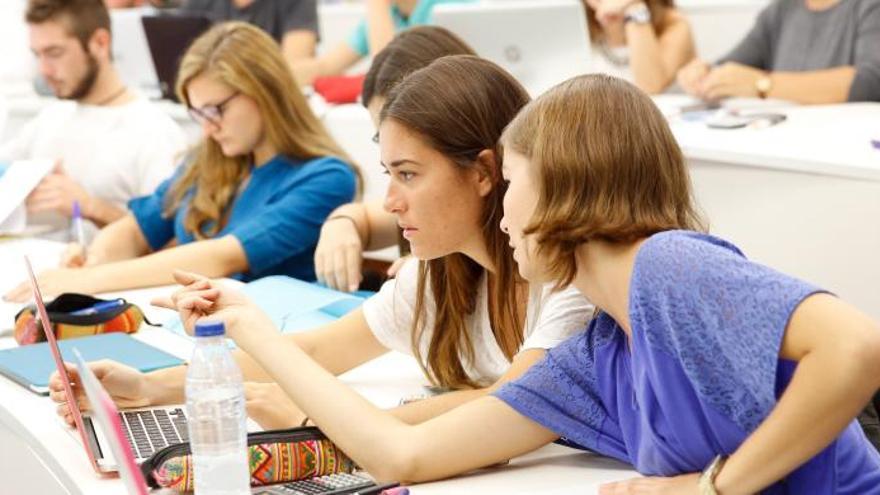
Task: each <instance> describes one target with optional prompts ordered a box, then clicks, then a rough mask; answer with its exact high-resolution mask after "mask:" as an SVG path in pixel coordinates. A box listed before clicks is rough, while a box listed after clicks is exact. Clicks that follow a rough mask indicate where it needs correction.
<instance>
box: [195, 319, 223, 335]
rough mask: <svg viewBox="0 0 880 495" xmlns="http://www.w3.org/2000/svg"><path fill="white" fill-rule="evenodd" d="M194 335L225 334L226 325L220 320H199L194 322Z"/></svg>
mask: <svg viewBox="0 0 880 495" xmlns="http://www.w3.org/2000/svg"><path fill="white" fill-rule="evenodd" d="M195 334H196V337H216V336H218V335H225V334H226V326H225V325H224V324H223V322H222V321H200V322H197V323H196V330H195Z"/></svg>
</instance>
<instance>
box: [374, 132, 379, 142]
mask: <svg viewBox="0 0 880 495" xmlns="http://www.w3.org/2000/svg"><path fill="white" fill-rule="evenodd" d="M373 142H374V143H376V144H379V133H378V132H377V133H376V134H373Z"/></svg>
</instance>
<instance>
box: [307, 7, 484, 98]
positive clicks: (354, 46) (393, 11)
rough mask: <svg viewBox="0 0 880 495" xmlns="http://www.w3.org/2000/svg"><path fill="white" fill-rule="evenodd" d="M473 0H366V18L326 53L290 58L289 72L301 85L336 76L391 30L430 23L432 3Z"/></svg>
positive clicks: (375, 49)
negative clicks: (345, 38)
mask: <svg viewBox="0 0 880 495" xmlns="http://www.w3.org/2000/svg"><path fill="white" fill-rule="evenodd" d="M473 1H475V0H366V1H365V2H364V6H365V8H366V16H365V17H366V18H365V19H364V20H363V21H361V22H360V23H359V24H358V25H357V27H356V28H355V29H354V31H352V33H351V35H349V37H348V40H346V41H344V42H341V43H339V44H338V45H336V46H335V47H333V48H332V49H330V50H328V51H327V53H324V54H322V55H321V56H319V57H317V58H313V59H306V60H297V61H293V62H291V65H292V67H293V74H294V76H296V79H297V81H298V82H299V83H300V84H302V85H304V86H305V85H310V84H312V83H313V82H314V81H315V79H316V78H318V77H326V76H336V75H339V74H342V73H344V72H345V71H346V70H347V69H348V68H350V67H352V66H353V65H354V64H356V63H358V61H360V60H361V59H363V58H364V57H368V56H369V57H373V56H376V55H377V54H378V53H379V52H381V51H382V49H383V48H385V46H387V45H388V43H390V42H391V40H392V39H393V38H394V34H395V33H397V32H400V31H403V30H405V29H407V28H410V27H412V26H419V25H423V24H430V23H431V13H432V11H433V9H434V6H435V5H437V4H442V3H465V2H473Z"/></svg>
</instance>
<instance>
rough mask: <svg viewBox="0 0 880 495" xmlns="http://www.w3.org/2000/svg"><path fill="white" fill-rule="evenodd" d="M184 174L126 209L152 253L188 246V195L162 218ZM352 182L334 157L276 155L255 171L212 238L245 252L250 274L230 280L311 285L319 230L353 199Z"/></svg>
mask: <svg viewBox="0 0 880 495" xmlns="http://www.w3.org/2000/svg"><path fill="white" fill-rule="evenodd" d="M182 173H183V167H180V168H179V169H178V170H177V171H176V172H175V174H174V175H173V176H172V177H171V178H169V179H167V180H165V182H163V183H162V184H160V185H159V187H158V188H157V189H156V191H155V192H154V193H153V194H151V195H149V196H144V197H141V198H136V199H133V200H131V201H130V202H129V204H128V207H129V208H130V209H131V211H132V213H133V214H134V217H135V219H136V220H137V223H138V225H139V226H140V229H141V232H143V234H144V237H146V239H147V242H148V243H149V244H150V247H151V248H152V249H153V250H158V249H161V248H162V247H163V246H165V245H166V244H168V242H169V241H170V240H172V239H177V243H178V244H186V243H189V242H193V240H195V239H194V237H193V235H192V233H191V232H187V231H186V230H185V229H184V227H183V221H184V218H185V217H186V212H187V209H188V205H189V201H190V199H191V198H192V191H191V192H190V193H189V194H187V195H186V196H185V197H184V199H183V202H182V205H181V206H180V207H179V208H178V209H177V211H176V212H175V214H174V216H173V217H170V218H166V217H164V216H162V210H163V209H164V206H165V204H166V203H165V201H166V197H165V196H166V194H167V193H168V190H169V187H170V186H171V184H172V183H173V182H174V181H175V180H177V179H178V178H179V177H180V176H181V174H182ZM355 189H356V178H355V175H354V172H353V171H352V169H351V168H350V167H349V166H348V165H347V164H346V163H345V162H343V161H341V160H339V159H337V158H315V159H311V160H306V161H303V160H296V159H293V158H289V157H285V156H282V155H278V156H276V157H275V158H273V159H271V160H269V161H268V162H267V163H265V164H264V165H262V166H259V167H256V168H254V170H253V171H252V173H251V176H250V180H249V181H248V183H247V185H246V186H245V187H244V189H243V190H241V191H240V192H239V193H238V196H236V198H235V200H234V201H233V203H232V205H231V208H232V210H231V211H230V212H229V217H228V218H229V220H228V222H227V223H226V225H225V226H223V228H222V229H221V230H220V231H219V232H218V233H217V235H216V237H217V238H219V237H223V236H226V235H233V236H235V237H236V239H238V241H239V242H240V243H241V245H242V247H243V248H244V252H245V255H246V256H247V261H248V266H249V269H248V271H247V272H246V273H239V274H233V275H232V277H234V278H238V279H240V280H244V281H248V280H253V279H257V278H260V277H265V276H267V275H288V276H291V277H294V278H298V279H300V280H307V281H313V280H315V266H314V261H313V257H314V252H315V246H316V245H317V244H318V235H319V233H320V229H321V225H322V224H323V223H324V220H325V219H326V218H327V215H329V214H330V212H332V211H333V210H334V209H335V208H336V207H338V206H340V205H342V204H344V203H348V202H350V201H351V200H352V199H354V195H355Z"/></svg>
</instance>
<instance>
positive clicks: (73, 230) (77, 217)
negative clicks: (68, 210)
mask: <svg viewBox="0 0 880 495" xmlns="http://www.w3.org/2000/svg"><path fill="white" fill-rule="evenodd" d="M70 238H71V242H75V243H77V244H79V246H80V249H81V250H82V254H81V255H80V257H81V262H82V264H85V262H86V238H85V233H84V232H83V218H82V210H81V209H80V205H79V201H77V200H74V201H73V215H72V217H71V220H70Z"/></svg>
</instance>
